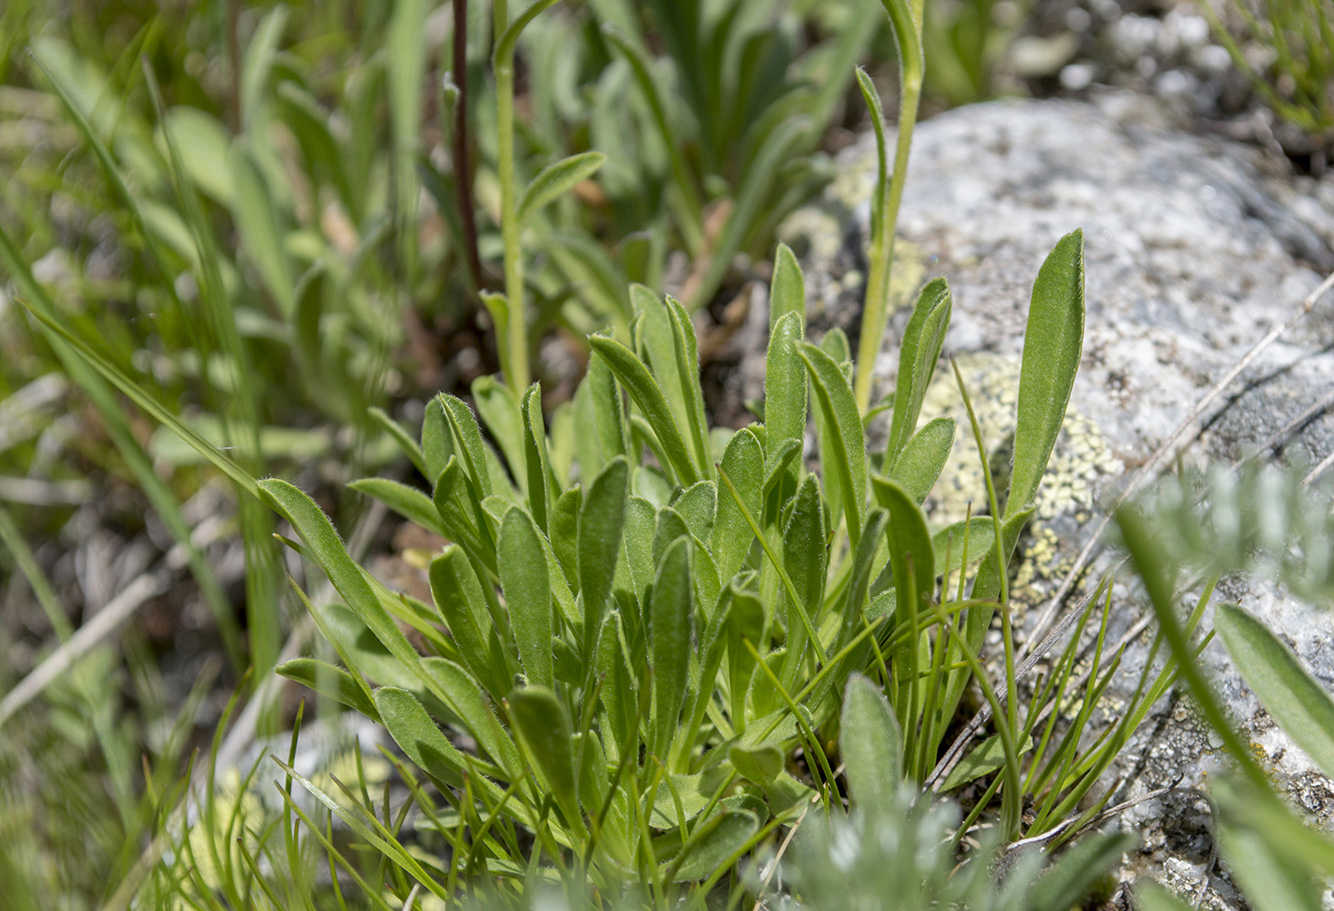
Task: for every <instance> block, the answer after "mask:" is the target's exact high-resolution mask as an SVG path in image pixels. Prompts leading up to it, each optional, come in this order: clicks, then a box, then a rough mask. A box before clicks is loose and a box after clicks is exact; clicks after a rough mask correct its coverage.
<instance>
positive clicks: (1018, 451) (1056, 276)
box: [1005, 231, 1084, 518]
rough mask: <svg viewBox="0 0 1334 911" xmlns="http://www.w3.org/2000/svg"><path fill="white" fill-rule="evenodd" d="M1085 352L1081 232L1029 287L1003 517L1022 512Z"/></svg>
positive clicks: (1063, 242)
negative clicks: (1012, 465) (1029, 298)
mask: <svg viewBox="0 0 1334 911" xmlns="http://www.w3.org/2000/svg"><path fill="white" fill-rule="evenodd" d="M1083 348H1084V234H1083V232H1082V231H1075V232H1073V233H1071V234H1067V235H1066V236H1065V237H1062V238H1061V239H1060V240H1059V241H1058V242H1057V244H1056V247H1055V248H1054V249H1053V250H1052V251H1051V253H1050V254H1049V255H1048V256H1047V259H1046V261H1045V262H1044V263H1043V264H1042V268H1041V270H1039V272H1038V278H1037V281H1036V282H1035V283H1034V285H1033V298H1032V302H1031V304H1030V305H1029V310H1028V325H1027V327H1026V328H1025V330H1024V356H1023V364H1022V366H1021V368H1020V373H1019V405H1018V415H1017V423H1016V426H1015V432H1014V472H1013V474H1012V475H1011V478H1010V493H1009V500H1008V502H1007V504H1006V508H1005V512H1006V517H1007V518H1008V517H1009V516H1012V515H1014V514H1015V513H1017V512H1019V511H1021V510H1023V509H1025V508H1027V507H1028V506H1029V505H1030V504H1031V503H1032V500H1033V497H1034V495H1035V494H1036V493H1037V490H1038V484H1039V483H1040V482H1041V480H1042V474H1043V472H1044V471H1046V469H1047V460H1048V459H1049V458H1050V457H1051V451H1052V448H1053V447H1054V446H1055V445H1056V437H1057V435H1058V434H1059V433H1060V430H1061V425H1062V424H1063V423H1064V422H1065V409H1066V406H1067V405H1068V404H1069V402H1070V391H1071V389H1072V388H1073V387H1074V382H1075V373H1076V372H1077V371H1078V370H1079V359H1080V357H1081V355H1082V353H1083Z"/></svg>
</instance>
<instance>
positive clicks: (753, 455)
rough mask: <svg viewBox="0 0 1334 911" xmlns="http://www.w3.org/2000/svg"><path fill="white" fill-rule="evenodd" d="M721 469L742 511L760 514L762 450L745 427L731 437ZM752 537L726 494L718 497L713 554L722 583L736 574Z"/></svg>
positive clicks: (752, 539) (742, 517) (762, 506)
mask: <svg viewBox="0 0 1334 911" xmlns="http://www.w3.org/2000/svg"><path fill="white" fill-rule="evenodd" d="M722 467H723V470H724V471H726V472H727V475H728V477H730V478H731V479H732V483H733V484H735V485H736V489H737V492H738V493H740V494H741V498H742V499H743V500H744V501H745V503H746V508H747V509H749V510H750V514H751V515H753V516H758V515H762V514H763V511H764V448H763V447H762V446H760V441H759V440H758V439H756V437H755V434H754V433H753V432H752V431H751V430H750V429H749V428H744V427H743V428H742V429H741V430H738V431H737V432H736V433H735V434H733V436H732V439H731V441H730V442H728V444H727V450H726V451H725V452H724V453H723V460H722ZM753 541H754V534H753V533H752V532H751V530H750V525H749V524H747V522H746V517H745V516H744V515H743V514H742V512H741V508H740V507H739V506H737V505H736V501H735V500H734V499H732V497H731V496H730V495H729V494H728V493H726V492H725V493H724V494H723V495H722V496H721V497H718V506H717V512H716V514H715V517H714V522H713V554H714V558H715V561H716V562H717V565H718V574H719V576H720V577H721V580H720V581H722V582H723V583H724V584H726V582H727V580H729V579H731V578H732V577H733V576H734V575H736V572H737V570H739V569H740V568H741V564H742V563H743V562H744V561H745V559H746V555H747V554H748V553H750V546H751V543H752V542H753Z"/></svg>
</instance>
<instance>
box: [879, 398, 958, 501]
mask: <svg viewBox="0 0 1334 911" xmlns="http://www.w3.org/2000/svg"><path fill="white" fill-rule="evenodd" d="M953 448H954V419H953V418H936V419H935V420H932V421H928V422H927V424H926V426H924V427H923V428H922V429H921V430H919V431H917V433H915V434H914V435H913V437H912V438H911V439H910V440H908V442H907V443H906V444H905V445H904V447H903V450H902V451H901V452H900V453H899V456H898V458H897V459H895V460H894V468H893V469H892V470H891V471H890V473H889V476H890V477H891V478H893V479H894V480H895V481H897V482H898V483H899V484H900V485H902V487H903V489H904V490H906V491H908V493H909V494H911V495H912V498H913V499H914V500H916V501H917V504H918V505H919V506H920V505H921V504H922V502H923V501H924V500H926V498H927V495H928V494H930V493H931V488H933V487H935V486H936V480H937V479H938V478H939V477H940V472H941V471H942V470H944V468H945V463H946V462H947V461H948V460H949V457H950V451H951V450H952V449H953Z"/></svg>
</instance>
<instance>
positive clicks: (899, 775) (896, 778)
mask: <svg viewBox="0 0 1334 911" xmlns="http://www.w3.org/2000/svg"><path fill="white" fill-rule="evenodd" d="M839 728H840V731H841V733H840V734H839V749H840V750H841V751H842V754H843V764H844V767H845V769H846V770H847V776H848V787H849V789H850V790H851V792H852V799H853V801H855V802H856V803H857V804H858V805H860V806H861V807H863V808H865V810H866V812H867V813H871V814H874V813H884V812H888V811H889V810H890V809H891V808H892V807H893V806H894V805H895V791H896V790H897V789H898V787H899V785H900V784H901V783H902V781H903V768H904V766H903V732H902V730H901V729H900V727H899V723H898V721H897V719H895V717H894V711H893V709H891V708H890V707H889V702H888V701H886V699H885V697H884V695H883V694H882V693H881V692H880V689H879V688H878V687H877V686H876V685H875V684H874V683H872V682H871V681H870V680H868V679H866V678H865V677H863V676H862V675H861V674H853V675H852V676H851V677H849V678H848V686H847V689H846V690H845V691H844V694H843V713H842V717H841V719H840V723H839Z"/></svg>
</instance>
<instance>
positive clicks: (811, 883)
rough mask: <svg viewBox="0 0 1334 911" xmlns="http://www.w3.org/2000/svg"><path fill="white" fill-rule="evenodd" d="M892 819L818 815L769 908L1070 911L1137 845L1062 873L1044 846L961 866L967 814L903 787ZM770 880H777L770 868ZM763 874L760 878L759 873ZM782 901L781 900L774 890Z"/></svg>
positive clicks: (1069, 855)
mask: <svg viewBox="0 0 1334 911" xmlns="http://www.w3.org/2000/svg"><path fill="white" fill-rule="evenodd" d="M894 804H895V805H894V806H893V808H892V809H891V810H890V811H889V812H884V813H866V812H863V811H862V810H861V809H857V808H854V809H853V810H852V812H851V813H850V814H849V815H848V816H846V817H837V816H835V817H833V818H826V817H824V816H820V817H818V818H817V816H816V814H815V813H814V812H812V813H811V814H810V815H809V816H808V818H807V819H806V820H805V821H804V822H803V824H802V828H801V831H800V833H799V834H798V835H797V838H796V840H795V841H794V842H793V844H792V848H791V850H790V852H789V854H788V856H787V858H786V859H785V860H784V862H783V864H782V868H781V874H780V875H779V876H778V877H777V879H776V881H778V882H781V883H782V888H781V896H780V897H775V899H774V900H771V901H768V902H766V906H767V907H771V908H779V907H782V908H785V909H792V911H795V909H803V911H891V909H892V911H934V909H953V908H967V909H969V911H1003V909H1005V911H1009V909H1023V911H1065V909H1068V908H1070V907H1072V906H1077V905H1078V903H1079V902H1080V901H1081V900H1082V899H1083V898H1085V897H1086V896H1087V895H1088V894H1089V892H1090V889H1091V887H1093V886H1094V885H1095V884H1096V883H1097V882H1098V880H1100V879H1101V878H1102V877H1104V876H1105V874H1106V873H1107V871H1108V869H1109V868H1110V866H1111V864H1112V863H1113V862H1114V861H1115V860H1116V859H1117V858H1119V857H1120V855H1121V852H1122V851H1124V850H1127V849H1128V848H1129V847H1130V846H1131V843H1132V841H1133V839H1130V838H1129V837H1128V836H1125V835H1121V834H1094V835H1092V836H1089V837H1087V838H1085V839H1083V840H1082V841H1080V842H1079V843H1077V844H1076V845H1075V846H1074V847H1072V848H1071V849H1070V850H1069V851H1067V852H1066V853H1065V854H1063V855H1062V856H1061V858H1060V860H1058V861H1057V862H1056V863H1054V864H1048V863H1047V860H1048V858H1047V857H1046V855H1045V854H1044V852H1043V851H1042V850H1041V849H1040V847H1039V846H1038V845H1037V844H1033V845H1029V846H1028V847H1027V849H1021V850H1018V851H1014V852H1011V853H1009V854H1004V855H1002V854H1001V853H999V852H998V851H997V850H996V843H995V840H994V839H984V843H983V845H982V846H981V847H979V848H976V849H975V850H973V851H971V852H970V853H969V854H968V856H967V857H966V858H965V859H964V860H963V861H962V862H960V859H959V855H958V854H957V853H956V851H955V847H954V838H953V836H954V833H955V831H956V830H957V828H958V825H959V811H958V808H957V807H956V806H955V805H954V804H953V803H951V802H950V801H946V800H939V799H933V798H932V797H930V796H929V795H922V794H920V793H919V792H918V791H917V789H916V788H914V787H913V786H912V785H911V784H907V783H905V784H903V785H902V786H901V787H900V788H899V790H898V794H897V796H896V798H895V800H894ZM761 870H763V872H767V870H764V868H763V867H762V868H761ZM756 872H759V871H756ZM771 891H774V890H771Z"/></svg>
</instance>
